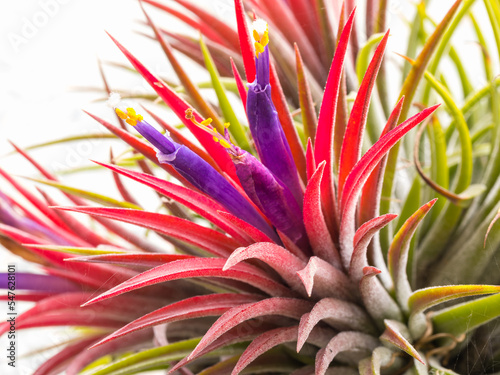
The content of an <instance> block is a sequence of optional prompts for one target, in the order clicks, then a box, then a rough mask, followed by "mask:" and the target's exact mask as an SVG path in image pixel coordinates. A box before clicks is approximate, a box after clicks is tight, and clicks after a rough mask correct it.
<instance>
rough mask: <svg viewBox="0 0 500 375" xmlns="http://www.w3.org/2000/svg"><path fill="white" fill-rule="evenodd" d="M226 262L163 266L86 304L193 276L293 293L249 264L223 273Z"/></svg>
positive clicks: (202, 260) (184, 262) (182, 262)
mask: <svg viewBox="0 0 500 375" xmlns="http://www.w3.org/2000/svg"><path fill="white" fill-rule="evenodd" d="M225 263H226V259H223V258H192V259H184V260H178V261H175V262H171V263H167V264H163V265H161V266H158V267H156V268H153V269H151V270H148V271H146V272H143V273H141V274H139V275H137V276H134V277H132V278H131V279H129V280H127V281H125V282H124V283H122V284H120V285H118V286H116V287H114V288H112V289H110V290H108V291H106V292H104V293H103V294H101V295H99V296H97V297H95V298H93V299H91V300H90V301H88V302H87V303H86V304H85V305H88V304H92V303H95V302H98V301H101V300H104V299H107V298H111V297H114V296H117V295H120V294H123V293H126V292H129V291H132V290H137V289H140V288H144V287H146V286H149V285H154V284H157V283H161V282H166V281H170V280H179V279H186V278H191V277H221V278H227V279H233V280H238V281H241V282H244V283H247V284H249V285H251V286H254V287H255V288H258V289H260V290H262V291H264V292H266V293H268V294H270V295H274V296H290V295H292V293H291V292H290V290H289V289H288V288H286V287H284V286H283V285H281V284H279V283H278V282H276V281H274V280H273V279H271V278H270V277H269V276H268V275H267V274H266V273H265V272H263V271H261V270H260V269H258V268H256V267H253V266H250V265H248V264H238V265H236V266H234V267H233V268H231V269H230V270H227V271H223V270H222V267H224V264H225Z"/></svg>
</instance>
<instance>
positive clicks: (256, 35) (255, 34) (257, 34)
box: [253, 30, 260, 42]
mask: <svg viewBox="0 0 500 375" xmlns="http://www.w3.org/2000/svg"><path fill="white" fill-rule="evenodd" d="M253 38H254V39H255V41H256V42H258V41H260V35H259V32H258V31H257V30H254V31H253Z"/></svg>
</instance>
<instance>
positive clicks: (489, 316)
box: [431, 294, 500, 336]
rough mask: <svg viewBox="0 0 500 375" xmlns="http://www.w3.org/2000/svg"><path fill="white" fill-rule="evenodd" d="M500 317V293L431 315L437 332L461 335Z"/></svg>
mask: <svg viewBox="0 0 500 375" xmlns="http://www.w3.org/2000/svg"><path fill="white" fill-rule="evenodd" d="M498 317H500V294H494V295H492V296H488V297H484V298H479V299H475V300H473V301H467V302H464V303H461V304H459V305H455V306H453V307H450V308H447V309H444V310H441V311H438V312H436V313H434V314H433V315H432V317H431V319H432V323H433V326H434V330H435V331H436V332H445V333H450V334H452V335H453V336H459V335H461V334H463V333H467V332H471V331H474V329H476V328H478V327H480V326H482V325H483V324H486V323H488V322H490V321H492V320H493V319H497V318H498Z"/></svg>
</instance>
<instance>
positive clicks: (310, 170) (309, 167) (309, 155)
mask: <svg viewBox="0 0 500 375" xmlns="http://www.w3.org/2000/svg"><path fill="white" fill-rule="evenodd" d="M316 168H317V167H316V160H314V149H313V145H312V141H311V138H307V148H306V171H307V181H308V183H309V180H310V179H311V177H312V176H313V174H314V172H315V171H316Z"/></svg>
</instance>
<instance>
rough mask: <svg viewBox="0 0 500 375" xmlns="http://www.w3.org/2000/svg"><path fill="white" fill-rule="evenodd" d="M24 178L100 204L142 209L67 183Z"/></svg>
mask: <svg viewBox="0 0 500 375" xmlns="http://www.w3.org/2000/svg"><path fill="white" fill-rule="evenodd" d="M25 178H26V179H28V180H31V181H35V182H38V183H40V184H44V185H48V186H52V187H55V188H56V189H59V190H61V191H62V192H65V193H69V194H72V195H75V196H77V197H80V198H85V199H88V200H90V201H92V202H96V203H100V204H102V205H104V206H108V207H120V208H132V209H135V210H142V208H141V207H139V206H136V205H135V204H133V203H129V202H123V201H119V200H117V199H114V198H110V197H107V196H105V195H101V194H97V193H92V192H90V191H87V190H83V189H78V188H74V187H71V186H67V185H64V184H61V183H59V182H55V181H49V180H42V179H38V178H31V177H25Z"/></svg>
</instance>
